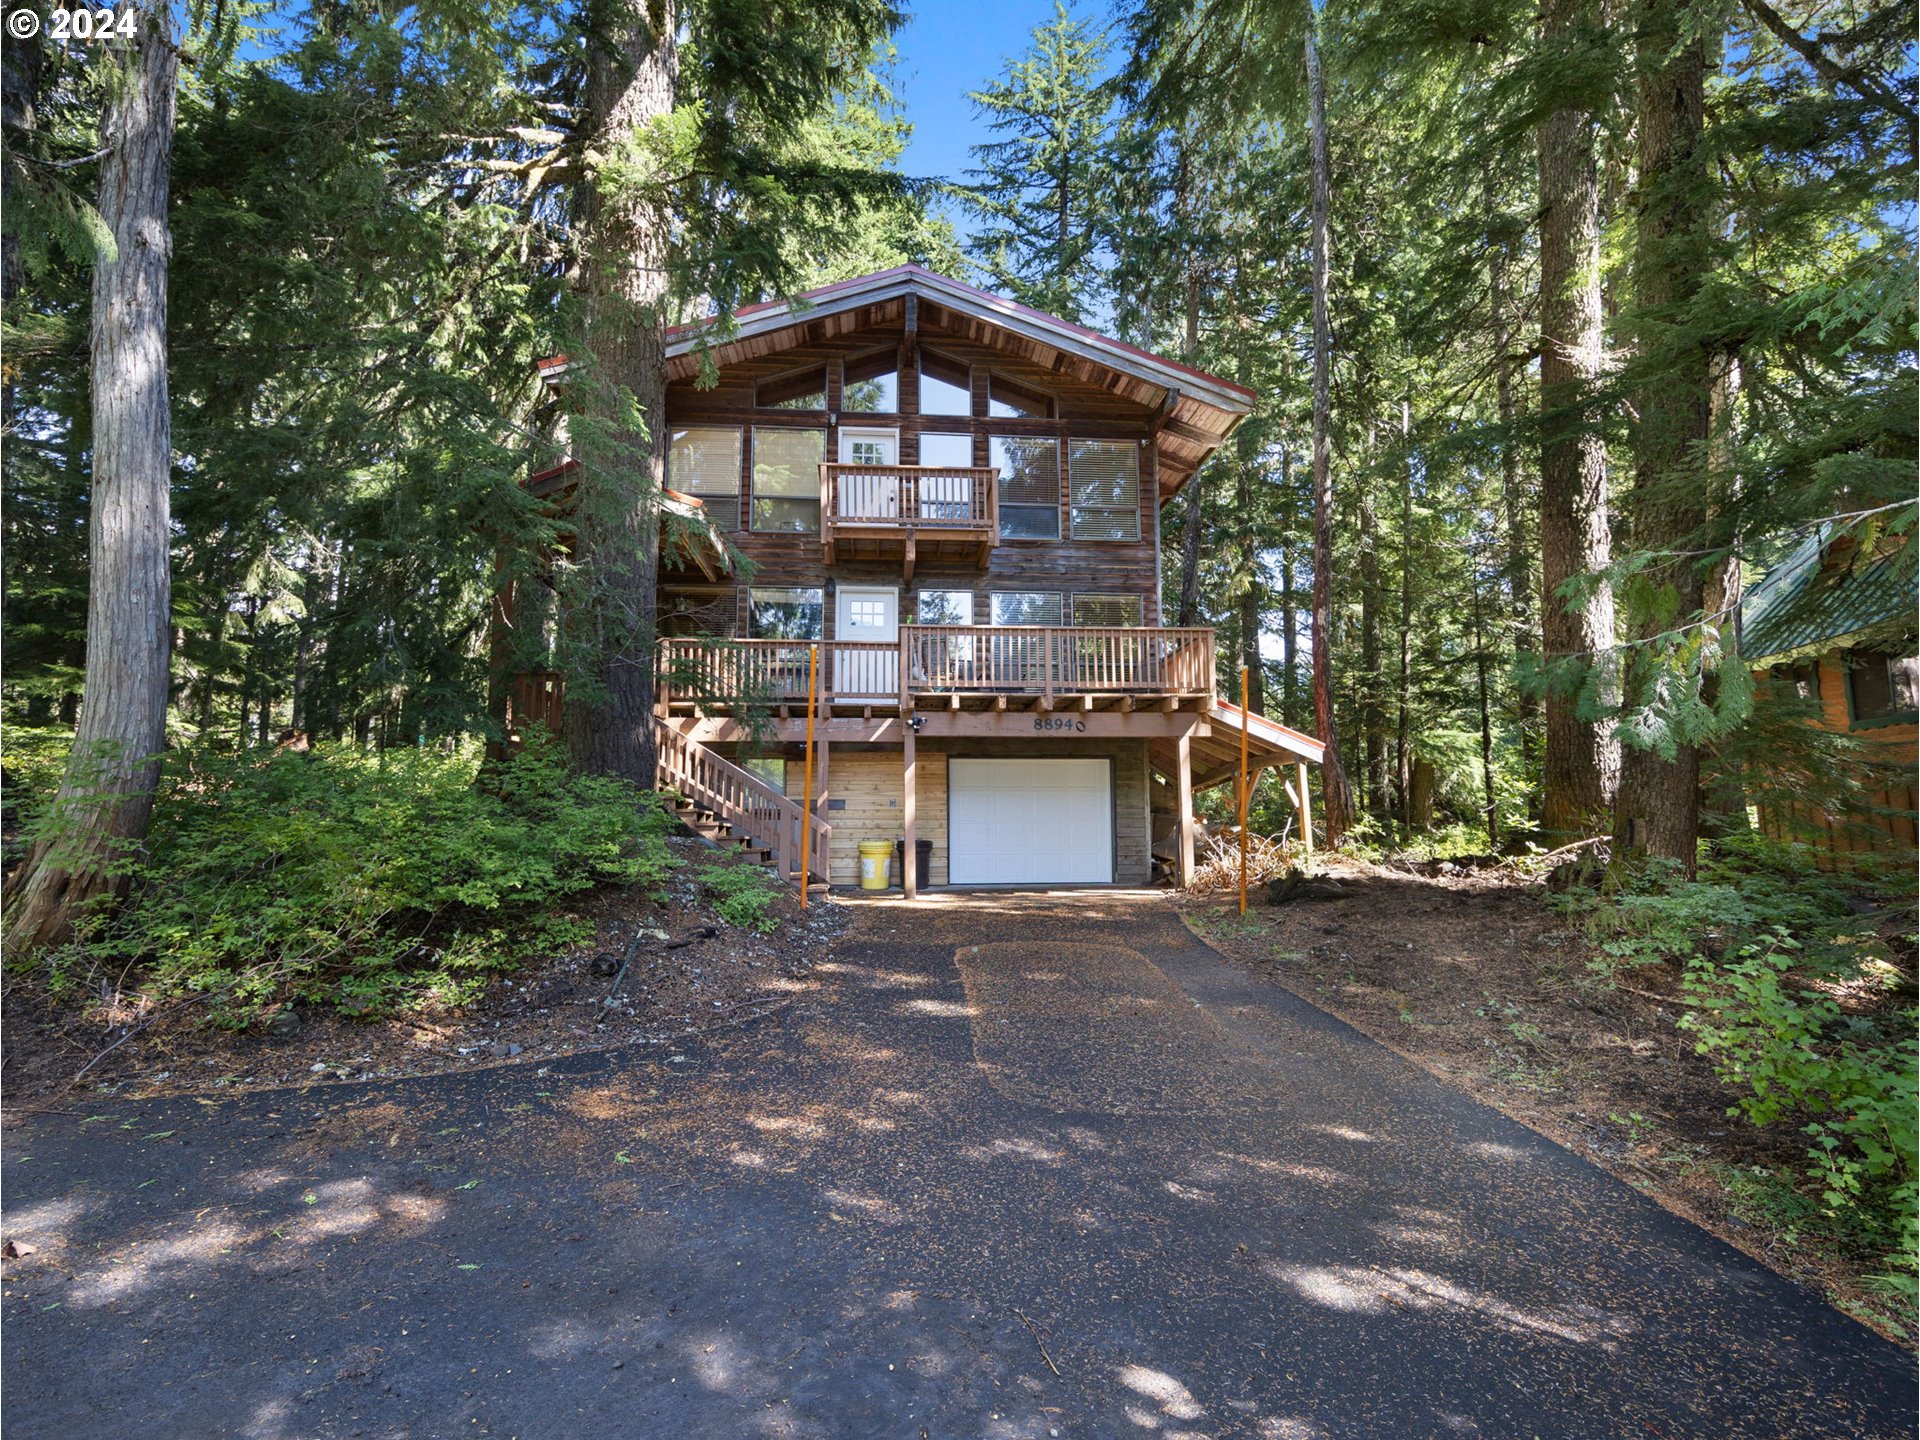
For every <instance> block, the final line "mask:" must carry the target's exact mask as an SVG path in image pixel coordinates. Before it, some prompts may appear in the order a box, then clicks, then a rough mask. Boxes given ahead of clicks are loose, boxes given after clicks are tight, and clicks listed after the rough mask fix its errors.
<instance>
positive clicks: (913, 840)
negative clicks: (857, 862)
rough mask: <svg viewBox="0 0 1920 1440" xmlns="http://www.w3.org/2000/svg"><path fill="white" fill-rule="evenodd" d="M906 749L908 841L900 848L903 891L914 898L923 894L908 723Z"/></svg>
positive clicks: (903, 817)
mask: <svg viewBox="0 0 1920 1440" xmlns="http://www.w3.org/2000/svg"><path fill="white" fill-rule="evenodd" d="M900 738H901V750H902V752H903V769H904V772H905V774H904V778H903V788H902V790H901V795H900V821H901V825H900V828H901V834H902V838H903V839H904V841H905V843H904V844H902V845H901V847H900V890H901V893H902V894H904V895H905V896H906V897H907V899H909V900H911V899H913V898H914V896H915V895H917V894H918V893H919V869H920V866H919V859H920V846H919V837H918V835H917V834H916V833H915V830H914V801H915V800H916V799H917V798H918V795H917V785H916V782H915V769H914V766H915V760H916V756H915V753H914V730H913V726H911V725H908V726H907V727H906V732H905V734H903V735H902V736H901V737H900Z"/></svg>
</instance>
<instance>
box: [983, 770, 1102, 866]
mask: <svg viewBox="0 0 1920 1440" xmlns="http://www.w3.org/2000/svg"><path fill="white" fill-rule="evenodd" d="M947 854H948V876H949V879H950V881H951V883H953V884H955V885H1111V884H1112V883H1113V864H1114V860H1113V762H1112V761H1111V760H1107V759H1073V760H1055V759H1030V760H1028V759H1022V760H1008V759H965V758H963V757H960V756H955V757H953V758H952V759H950V760H949V761H948V762H947Z"/></svg>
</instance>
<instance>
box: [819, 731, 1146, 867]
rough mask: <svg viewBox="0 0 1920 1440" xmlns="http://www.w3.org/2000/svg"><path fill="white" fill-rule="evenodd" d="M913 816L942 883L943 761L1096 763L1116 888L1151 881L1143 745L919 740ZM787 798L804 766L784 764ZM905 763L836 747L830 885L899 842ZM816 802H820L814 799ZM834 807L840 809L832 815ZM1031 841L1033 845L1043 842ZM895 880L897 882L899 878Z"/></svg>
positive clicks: (873, 751)
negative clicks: (882, 843) (1104, 768)
mask: <svg viewBox="0 0 1920 1440" xmlns="http://www.w3.org/2000/svg"><path fill="white" fill-rule="evenodd" d="M917 750H918V754H917V757H916V764H915V770H916V772H917V773H916V779H917V781H918V791H917V797H918V809H917V813H916V815H915V825H916V827H917V828H918V830H919V835H920V838H921V839H922V840H931V841H932V842H933V854H932V856H931V857H930V862H929V868H930V876H929V878H930V881H931V883H932V884H935V885H945V884H946V883H947V874H948V871H947V849H948V837H947V762H948V760H950V759H955V758H992V757H995V756H1005V757H1007V758H1014V757H1020V758H1046V757H1050V756H1051V757H1058V758H1061V759H1066V758H1070V757H1071V758H1101V759H1107V760H1110V761H1112V763H1113V809H1114V814H1113V834H1114V850H1115V856H1114V881H1115V883H1116V884H1120V885H1146V884H1149V883H1150V882H1151V881H1152V879H1153V856H1152V852H1151V846H1150V840H1149V834H1150V826H1151V819H1150V816H1149V814H1148V808H1147V803H1148V802H1147V746H1146V742H1145V741H1144V740H1104V741H1102V740H1075V739H1058V740H1041V741H1027V740H984V739H983V740H973V739H961V738H958V737H952V738H943V739H929V738H923V739H922V740H921V741H920V742H919V745H918V747H917ZM785 758H786V762H787V768H786V791H787V794H788V795H790V796H794V797H798V796H799V794H800V788H801V771H802V766H803V761H802V760H801V759H800V758H799V757H798V756H797V755H795V754H788V755H787V756H786V757H785ZM904 770H905V764H904V758H903V755H902V752H901V751H900V750H899V749H898V748H897V747H889V748H862V749H858V750H856V749H853V748H852V747H836V748H835V749H834V751H833V753H832V755H831V756H830V758H829V760H828V766H827V790H826V796H827V799H828V801H829V808H828V809H826V810H825V811H824V812H823V816H824V818H825V819H826V821H827V823H828V824H830V825H831V826H832V827H833V847H832V854H833V863H832V873H833V883H834V884H835V885H857V884H859V883H860V854H859V845H860V842H861V841H862V840H888V841H893V840H898V839H899V838H900V827H901V809H900V801H901V798H902V796H903V795H904V793H905V786H904V783H903V782H904ZM816 798H817V797H816ZM834 805H839V806H841V807H843V808H832V807H833V806H834ZM1044 838H1045V837H1043V836H1036V837H1035V839H1036V843H1041V842H1044ZM893 878H894V881H895V883H896V884H897V883H898V882H899V878H900V877H899V874H898V872H897V871H896V872H895V874H894V877H893Z"/></svg>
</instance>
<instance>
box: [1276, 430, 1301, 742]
mask: <svg viewBox="0 0 1920 1440" xmlns="http://www.w3.org/2000/svg"><path fill="white" fill-rule="evenodd" d="M1280 491H1281V503H1282V504H1283V505H1284V506H1285V509H1284V511H1283V512H1282V516H1281V529H1282V530H1283V531H1284V532H1285V533H1286V534H1287V535H1292V534H1293V525H1294V520H1295V518H1296V517H1297V513H1298V512H1297V511H1296V510H1295V508H1294V503H1293V451H1292V449H1291V448H1290V447H1288V446H1286V445H1282V446H1281V447H1280ZM1293 557H1294V551H1293V547H1292V546H1291V545H1289V546H1288V547H1287V548H1286V549H1284V550H1282V551H1281V552H1280V666H1281V669H1280V723H1281V724H1283V725H1293V724H1297V723H1298V720H1299V710H1300V705H1299V684H1300V682H1299V679H1298V675H1297V673H1296V671H1295V669H1294V665H1295V663H1296V662H1297V660H1298V658H1299V657H1298V655H1297V654H1296V651H1297V649H1298V645H1299V641H1298V639H1297V637H1296V636H1295V635H1294V626H1295V625H1296V624H1297V623H1298V622H1299V612H1298V607H1297V606H1296V605H1295V603H1294V600H1295V597H1294V587H1293Z"/></svg>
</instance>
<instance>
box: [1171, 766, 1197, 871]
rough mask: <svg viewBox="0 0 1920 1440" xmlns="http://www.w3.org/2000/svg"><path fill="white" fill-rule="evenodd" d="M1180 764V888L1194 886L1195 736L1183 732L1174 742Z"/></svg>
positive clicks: (1176, 797)
mask: <svg viewBox="0 0 1920 1440" xmlns="http://www.w3.org/2000/svg"><path fill="white" fill-rule="evenodd" d="M1174 751H1175V753H1176V754H1177V755H1178V757H1179V759H1178V762H1177V763H1176V764H1175V766H1174V769H1175V771H1176V772H1177V773H1176V776H1175V780H1174V801H1173V803H1174V805H1175V807H1176V808H1177V810H1178V817H1177V818H1178V819H1179V821H1180V888H1181V889H1182V890H1185V889H1187V888H1188V887H1189V886H1190V885H1192V884H1193V736H1192V735H1191V733H1185V732H1183V733H1182V734H1181V735H1180V736H1179V738H1178V739H1176V740H1175V741H1174Z"/></svg>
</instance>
